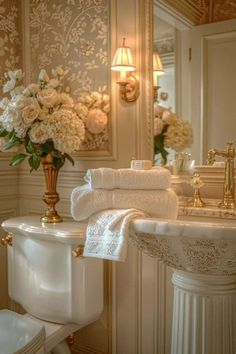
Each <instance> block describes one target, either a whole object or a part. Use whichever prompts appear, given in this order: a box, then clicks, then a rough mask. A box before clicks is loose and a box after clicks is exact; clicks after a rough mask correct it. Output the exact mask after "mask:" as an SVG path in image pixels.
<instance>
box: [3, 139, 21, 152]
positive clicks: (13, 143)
mask: <svg viewBox="0 0 236 354" xmlns="http://www.w3.org/2000/svg"><path fill="white" fill-rule="evenodd" d="M19 145H20V140H19V139H18V138H15V139H10V140H9V141H8V142H7V143H6V144H5V145H4V149H5V150H9V149H11V148H13V147H14V146H19Z"/></svg>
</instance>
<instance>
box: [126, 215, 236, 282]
mask: <svg viewBox="0 0 236 354" xmlns="http://www.w3.org/2000/svg"><path fill="white" fill-rule="evenodd" d="M130 238H131V240H132V241H133V242H134V243H135V245H136V246H138V247H139V248H140V249H141V250H142V251H143V252H145V253H148V254H149V255H150V256H152V257H157V258H158V259H159V260H160V261H162V262H164V263H165V264H167V265H168V266H170V267H172V268H174V269H178V270H185V271H188V272H193V273H197V274H211V275H235V274H236V219H235V220H233V219H223V220H222V219H219V218H215V217H206V216H192V215H190V216H180V217H179V219H178V220H164V219H136V220H134V221H133V222H132V225H131V228H130Z"/></svg>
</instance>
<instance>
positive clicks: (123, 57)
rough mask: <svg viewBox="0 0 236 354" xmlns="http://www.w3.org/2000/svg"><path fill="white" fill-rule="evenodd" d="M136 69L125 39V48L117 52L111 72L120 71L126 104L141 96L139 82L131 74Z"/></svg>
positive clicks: (120, 83) (122, 95)
mask: <svg viewBox="0 0 236 354" xmlns="http://www.w3.org/2000/svg"><path fill="white" fill-rule="evenodd" d="M135 69H136V68H135V66H134V63H133V57H132V53H131V49H130V48H129V47H127V46H126V45H125V38H123V46H122V47H120V48H118V49H117V50H116V53H115V56H114V59H113V62H112V66H111V70H114V71H120V81H118V82H117V84H118V85H120V96H121V99H122V100H124V101H126V102H132V101H136V99H137V98H138V96H139V81H138V80H137V79H136V77H135V76H134V75H133V74H132V73H131V72H132V71H134V70H135Z"/></svg>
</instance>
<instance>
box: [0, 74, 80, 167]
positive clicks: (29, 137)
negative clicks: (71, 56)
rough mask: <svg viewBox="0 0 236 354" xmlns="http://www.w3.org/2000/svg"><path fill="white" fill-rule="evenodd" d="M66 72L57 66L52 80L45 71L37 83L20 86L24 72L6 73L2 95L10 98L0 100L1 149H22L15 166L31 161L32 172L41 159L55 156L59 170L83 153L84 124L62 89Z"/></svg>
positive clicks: (54, 160)
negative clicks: (76, 152) (80, 151)
mask: <svg viewBox="0 0 236 354" xmlns="http://www.w3.org/2000/svg"><path fill="white" fill-rule="evenodd" d="M65 74H66V72H65V71H64V70H63V69H62V68H61V67H57V68H56V69H55V70H52V75H53V77H52V78H51V79H50V78H49V76H48V74H47V72H46V71H45V70H44V69H42V70H41V71H40V73H39V78H38V82H37V83H31V84H29V85H28V86H26V87H24V86H22V85H21V81H22V79H23V73H22V71H21V70H15V71H9V72H8V73H6V74H5V78H6V82H5V84H4V86H3V92H4V93H9V96H10V97H9V98H7V97H4V98H3V99H2V100H1V101H0V109H1V114H0V149H2V150H3V151H7V150H12V149H14V150H15V148H16V147H19V146H21V145H22V146H23V147H24V152H19V153H17V154H16V155H15V156H13V158H12V159H11V161H10V165H13V166H16V165H18V164H20V163H21V162H22V161H24V160H25V159H26V158H28V162H29V165H30V167H31V170H37V169H38V167H39V166H40V163H41V159H42V158H44V157H46V156H47V155H49V154H50V155H52V157H53V165H54V166H55V168H56V169H60V168H61V167H62V166H63V165H64V163H65V160H66V159H68V160H69V161H71V162H72V163H73V159H72V158H71V156H70V154H71V153H72V152H74V151H78V150H80V148H81V146H82V143H83V140H84V137H85V124H84V122H83V121H82V119H81V118H80V116H79V115H78V113H77V112H76V110H75V104H74V101H73V98H72V97H71V96H70V94H69V93H68V92H69V89H66V90H64V89H63V79H64V76H65Z"/></svg>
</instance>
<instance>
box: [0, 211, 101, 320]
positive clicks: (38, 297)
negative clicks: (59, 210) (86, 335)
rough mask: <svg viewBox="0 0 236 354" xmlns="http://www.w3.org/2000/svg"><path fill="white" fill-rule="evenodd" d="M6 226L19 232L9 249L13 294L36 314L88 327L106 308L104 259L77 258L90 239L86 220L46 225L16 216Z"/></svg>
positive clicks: (27, 308) (14, 232)
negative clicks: (83, 221) (104, 303)
mask: <svg viewBox="0 0 236 354" xmlns="http://www.w3.org/2000/svg"><path fill="white" fill-rule="evenodd" d="M2 227H3V229H4V230H5V231H8V232H10V233H11V234H12V236H13V245H12V246H9V247H8V290H9V296H10V297H11V298H12V299H13V300H15V301H16V302H18V303H20V304H21V305H22V306H23V307H24V309H25V310H26V311H27V312H28V313H30V314H31V315H33V316H35V317H38V318H40V319H43V320H46V321H51V322H56V323H62V324H65V323H71V322H73V323H78V324H80V325H86V324H88V323H90V322H93V321H95V320H96V319H98V317H99V316H100V314H101V312H102V309H103V261H102V260H101V259H95V258H83V257H74V256H73V254H72V251H74V250H75V249H76V248H77V246H78V245H82V244H84V242H85V231H86V224H83V223H78V222H73V221H64V222H62V223H59V224H46V223H41V222H40V220H39V217H32V216H29V217H16V218H12V219H8V220H6V221H4V222H3V224H2Z"/></svg>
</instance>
